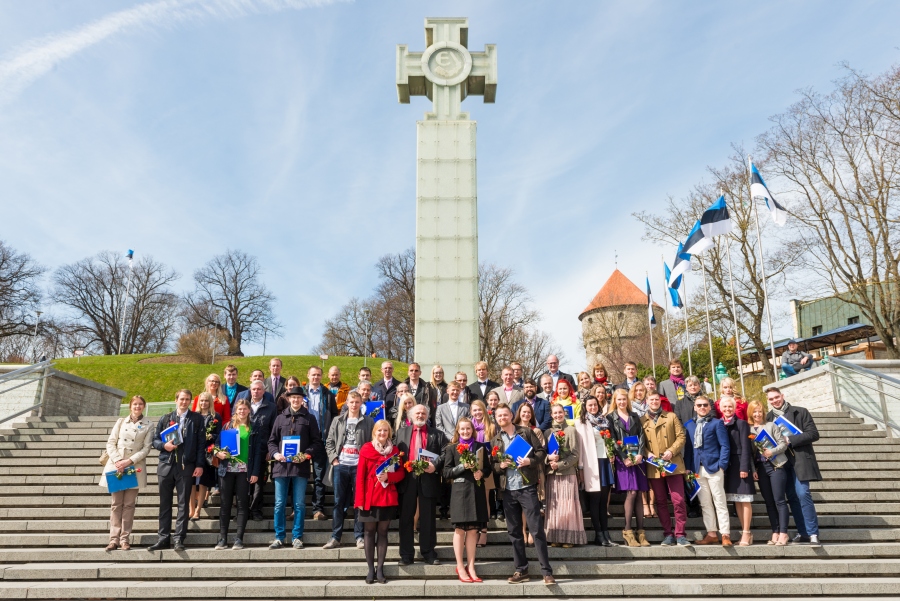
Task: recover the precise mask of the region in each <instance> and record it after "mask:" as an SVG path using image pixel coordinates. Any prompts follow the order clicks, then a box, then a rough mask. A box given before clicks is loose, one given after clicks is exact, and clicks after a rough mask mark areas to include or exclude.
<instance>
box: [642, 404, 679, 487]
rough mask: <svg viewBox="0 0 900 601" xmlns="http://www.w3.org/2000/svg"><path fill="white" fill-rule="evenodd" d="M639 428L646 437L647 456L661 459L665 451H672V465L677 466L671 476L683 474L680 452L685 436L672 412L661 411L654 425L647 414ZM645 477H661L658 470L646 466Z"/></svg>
mask: <svg viewBox="0 0 900 601" xmlns="http://www.w3.org/2000/svg"><path fill="white" fill-rule="evenodd" d="M641 426H643V428H644V434H645V435H646V437H647V454H648V455H651V454H652V455H653V456H654V457H662V456H663V453H665V452H666V451H672V463H674V464H675V465H676V466H677V467H676V469H675V474H672V475H676V474H683V473H684V471H685V470H684V459H683V458H682V457H681V451H682V450H683V449H684V445H685V442H686V440H687V434H686V433H685V431H684V426H682V425H681V421H680V420H679V419H678V416H677V415H675V414H674V413H672V412H669V411H663V412H662V414H661V415H660V416H659V419H658V420H656V423H653V419H652V418H651V417H650V415H649V414H647V415H644V416H643V417H642V418H641ZM647 477H648V478H659V477H661V476H660V472H659V470H658V469H656V468H655V467H653V466H651V465H649V464H648V465H647Z"/></svg>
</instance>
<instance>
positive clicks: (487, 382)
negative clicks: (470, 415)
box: [468, 361, 503, 403]
mask: <svg viewBox="0 0 900 601" xmlns="http://www.w3.org/2000/svg"><path fill="white" fill-rule="evenodd" d="M475 378H476V380H475V381H474V382H472V383H471V384H469V401H468V402H470V403H471V402H472V401H483V400H484V397H486V396H487V393H489V392H490V391H492V390H493V389H495V388H497V387H498V386H500V385H499V384H498V383H496V382H494V381H493V380H491V379H490V378H489V377H488V364H487V363H485V362H484V361H479V362H478V363H476V364H475ZM500 400H503V399H500Z"/></svg>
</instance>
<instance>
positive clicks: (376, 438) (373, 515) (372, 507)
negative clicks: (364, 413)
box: [354, 419, 406, 584]
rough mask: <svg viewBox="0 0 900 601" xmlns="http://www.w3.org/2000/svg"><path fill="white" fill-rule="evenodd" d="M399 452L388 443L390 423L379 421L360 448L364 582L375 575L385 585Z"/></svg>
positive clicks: (358, 497) (396, 501)
mask: <svg viewBox="0 0 900 601" xmlns="http://www.w3.org/2000/svg"><path fill="white" fill-rule="evenodd" d="M391 458H394V460H393V461H394V464H393V465H391V466H390V467H388V468H387V469H386V470H384V471H383V472H381V474H379V475H377V476H376V475H375V470H376V469H378V466H380V465H381V464H383V463H384V462H385V461H388V460H390V459H391ZM405 475H406V472H405V471H404V469H403V457H402V453H400V451H399V450H398V449H397V447H395V446H394V445H393V444H392V443H391V424H390V422H388V421H387V420H385V419H382V420H379V421H377V422H376V423H375V427H374V428H372V441H371V442H367V443H366V444H364V445H363V446H362V448H361V449H360V450H359V465H357V468H356V501H355V502H354V506H355V507H356V509H358V510H359V513H358V519H359V521H360V522H362V523H363V524H364V526H365V549H366V563H368V564H369V574H368V576H366V584H372V583H373V582H375V580H376V578H377V580H378V582H380V583H381V584H384V583H386V582H387V578H385V577H384V558H385V557H386V556H387V546H388V526H389V525H390V523H391V520H393V519H394V518H396V517H397V505H399V503H400V501H399V499H398V496H397V483H398V482H400V481H401V480H403V476H405ZM376 534H377V538H378V572H377V574H376V571H375V538H376Z"/></svg>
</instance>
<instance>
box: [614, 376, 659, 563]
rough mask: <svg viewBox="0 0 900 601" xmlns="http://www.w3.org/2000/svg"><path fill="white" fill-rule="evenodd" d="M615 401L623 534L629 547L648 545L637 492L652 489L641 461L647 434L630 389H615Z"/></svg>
mask: <svg viewBox="0 0 900 601" xmlns="http://www.w3.org/2000/svg"><path fill="white" fill-rule="evenodd" d="M612 404H613V407H614V410H613V413H612V414H611V415H610V417H611V419H610V421H611V425H612V436H613V440H614V441H615V444H616V466H615V467H616V488H618V489H619V491H622V492H624V493H625V529H624V530H622V536H623V537H624V539H625V543H626V544H627V545H628V546H629V547H649V546H650V541H648V540H647V537H646V534H645V532H644V505H643V502H642V499H641V495H639V494H638V493H639V492H647V491H648V490H650V484H649V483H648V482H647V473H646V469H647V468H646V466H644V465H642V463H643V461H644V458H645V457H646V456H647V451H646V445H647V437H646V435H645V434H644V428H643V426H642V425H641V418H639V417H638V415H637V413H635V412H633V411H632V410H631V400H629V398H628V391H627V390H625V389H624V388H617V389H615V390H614V391H613V398H612ZM632 516H634V520H635V525H636V526H637V537H635V532H634V530H632V529H631V517H632Z"/></svg>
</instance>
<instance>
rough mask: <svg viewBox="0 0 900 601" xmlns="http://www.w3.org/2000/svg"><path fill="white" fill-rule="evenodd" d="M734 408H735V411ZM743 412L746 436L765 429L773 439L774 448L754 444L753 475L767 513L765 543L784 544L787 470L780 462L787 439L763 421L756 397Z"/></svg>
mask: <svg viewBox="0 0 900 601" xmlns="http://www.w3.org/2000/svg"><path fill="white" fill-rule="evenodd" d="M736 413H737V412H735V414H736ZM747 416H748V417H749V421H750V436H751V437H753V438H756V436H757V434H759V433H760V431H763V430H765V432H766V433H767V434H768V435H769V436H770V437H771V438H772V440H774V441H775V447H774V448H768V447H760V445H758V444H755V445H754V446H755V447H757V448H756V450H755V452H754V453H753V457H754V460H755V463H756V471H755V472H754V474H753V478H754V479H755V480H756V482H757V484H759V492H760V493H761V494H762V497H763V499H764V500H765V502H766V513H768V514H769V524H770V525H771V526H772V538H771V540H769V542H768V543H767V544H769V545H778V546H779V547H782V546H784V545H786V544H788V533H787V532H788V519H789V517H790V515H789V512H788V503H787V496H786V493H785V490H786V489H787V486H788V479H787V474H786V473H785V471H784V469H783V468H784V464H785V463H787V461H788V459H787V456H786V455H785V453H786V452H787V448H788V443H787V440H785V438H784V435H783V434H782V433H781V428H778V427H776V426H775V424H773V423H772V422H767V421H766V410H765V409H763V406H762V403H760V402H759V401H751V402H750V404H749V405H747Z"/></svg>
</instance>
